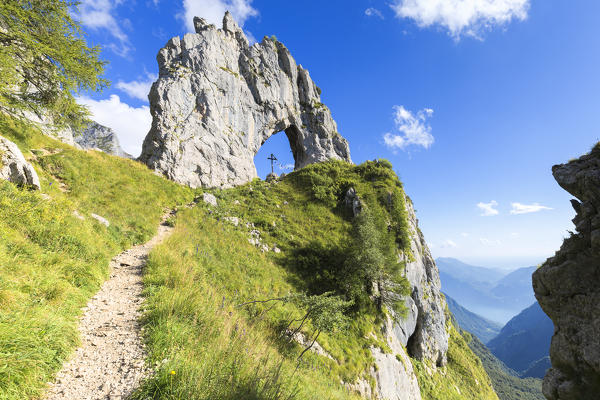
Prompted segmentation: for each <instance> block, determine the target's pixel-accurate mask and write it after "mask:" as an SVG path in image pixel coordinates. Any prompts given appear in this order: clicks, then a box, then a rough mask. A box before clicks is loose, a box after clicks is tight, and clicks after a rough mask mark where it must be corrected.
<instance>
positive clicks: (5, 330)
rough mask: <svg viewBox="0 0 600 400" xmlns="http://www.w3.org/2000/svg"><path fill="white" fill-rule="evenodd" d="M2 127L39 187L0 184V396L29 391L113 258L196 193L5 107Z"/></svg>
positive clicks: (44, 377) (73, 335)
mask: <svg viewBox="0 0 600 400" xmlns="http://www.w3.org/2000/svg"><path fill="white" fill-rule="evenodd" d="M0 135H2V136H4V137H6V138H7V139H9V140H13V141H14V142H16V143H17V145H18V146H19V147H20V148H21V150H22V151H23V153H24V155H25V157H26V158H29V159H30V161H31V162H32V163H33V165H34V166H35V168H36V170H37V172H38V175H39V176H40V181H41V185H42V191H41V193H40V192H31V191H28V190H26V189H21V188H17V187H15V186H14V185H13V184H11V183H8V182H4V181H2V182H0V237H1V238H2V240H0V399H24V398H34V397H37V396H39V395H40V393H41V390H42V389H43V387H44V385H45V382H48V381H51V380H52V377H53V374H54V373H55V372H56V371H57V370H58V369H59V368H60V367H61V365H62V362H63V361H64V360H65V359H66V358H67V357H68V356H69V355H70V354H71V353H72V351H73V349H74V348H75V347H76V346H77V344H78V332H77V316H78V315H80V314H81V311H80V310H81V307H83V306H84V305H85V304H86V302H87V300H88V299H89V298H90V297H91V296H92V295H93V294H94V293H95V292H96V291H97V290H98V288H99V287H100V284H101V283H102V282H103V281H104V280H105V279H106V278H107V276H108V262H109V260H110V259H111V258H112V257H113V256H114V255H116V254H117V253H119V252H120V251H121V250H123V249H125V248H127V247H129V246H130V245H132V244H134V243H140V242H143V241H145V240H146V239H148V238H150V237H151V236H152V234H153V233H154V232H155V231H156V227H157V225H158V223H159V221H160V217H161V215H162V214H163V213H164V209H165V208H170V207H173V206H175V205H176V204H182V203H185V202H189V201H191V199H192V198H193V193H192V191H191V190H189V189H187V188H184V187H181V186H179V185H176V184H174V183H172V182H169V181H167V180H165V179H163V178H160V177H158V176H156V175H154V174H153V173H152V172H151V171H149V170H148V169H147V168H146V167H145V166H143V165H141V164H139V163H137V162H134V161H131V160H125V159H120V158H117V157H113V156H109V155H106V154H103V153H97V152H85V151H81V150H75V149H73V148H72V147H70V146H67V145H65V144H63V143H60V142H57V141H55V140H52V139H50V138H48V137H46V136H44V135H42V134H41V133H39V131H38V130H37V129H35V128H33V127H31V126H29V125H27V124H24V123H22V122H20V121H18V120H14V119H12V118H9V117H6V116H1V115H0ZM75 210H77V211H78V212H79V213H80V214H81V215H84V216H85V220H80V219H78V218H76V217H75V216H74V215H73V211H75ZM90 213H96V214H98V215H101V216H103V217H105V218H107V219H108V220H109V221H110V226H109V227H108V228H107V227H105V226H104V225H101V224H100V223H98V222H97V221H95V220H94V219H93V218H91V217H90V216H89V214H90Z"/></svg>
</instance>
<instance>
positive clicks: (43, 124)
mask: <svg viewBox="0 0 600 400" xmlns="http://www.w3.org/2000/svg"><path fill="white" fill-rule="evenodd" d="M16 115H17V116H18V117H22V118H25V119H28V120H29V121H31V122H33V123H34V124H35V125H36V126H37V127H38V128H40V131H41V132H42V133H43V134H44V135H46V136H50V137H51V138H54V139H56V140H60V141H61V142H63V143H66V144H69V145H71V146H75V147H78V146H77V144H76V143H75V139H74V136H75V133H74V132H73V129H72V128H71V127H69V126H65V127H60V128H58V127H56V125H55V124H54V120H53V119H52V118H51V117H49V116H48V115H44V114H42V115H38V114H36V113H34V112H29V111H20V112H19V113H17V114H16Z"/></svg>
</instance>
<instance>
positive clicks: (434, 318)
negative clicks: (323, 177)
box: [344, 188, 450, 400]
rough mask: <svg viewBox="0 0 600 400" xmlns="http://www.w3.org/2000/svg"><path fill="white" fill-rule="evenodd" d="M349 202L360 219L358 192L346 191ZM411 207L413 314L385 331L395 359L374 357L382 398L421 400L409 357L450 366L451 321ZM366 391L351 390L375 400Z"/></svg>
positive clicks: (388, 324)
mask: <svg viewBox="0 0 600 400" xmlns="http://www.w3.org/2000/svg"><path fill="white" fill-rule="evenodd" d="M344 203H345V206H346V207H347V208H348V209H349V210H351V211H352V214H353V215H354V216H356V215H357V214H359V213H360V212H361V210H362V207H363V205H362V202H361V200H360V198H359V196H358V195H357V193H356V191H355V190H354V188H350V189H349V190H348V191H347V192H346V194H345V198H344ZM405 204H406V208H407V210H406V211H407V217H408V223H409V229H410V238H411V252H412V257H408V256H405V257H406V258H407V259H406V277H407V279H408V281H409V283H410V285H411V288H412V293H411V294H410V296H409V297H406V298H404V303H405V305H406V308H407V310H408V312H407V315H406V316H405V317H404V318H400V319H399V321H393V320H392V319H391V318H388V319H387V320H386V321H385V322H384V324H383V326H382V332H383V333H384V334H385V339H386V341H387V344H388V345H389V347H390V348H391V349H392V354H386V353H384V352H383V351H381V349H379V348H377V347H372V348H371V354H372V355H373V358H374V359H375V364H376V366H377V368H375V369H374V370H372V371H371V372H370V373H371V375H372V376H373V377H374V378H375V383H376V388H374V389H375V393H374V395H375V397H376V398H381V399H398V400H404V399H408V400H420V399H421V394H420V390H419V385H418V382H417V377H416V375H415V373H414V370H413V368H412V364H411V361H410V358H409V357H414V358H416V359H418V360H421V361H429V362H430V365H431V366H432V367H441V366H444V365H446V363H447V357H446V353H447V351H448V339H449V334H448V331H447V330H446V324H447V323H449V322H450V321H446V313H445V310H446V301H445V300H444V297H443V296H442V294H441V283H440V277H439V271H438V269H437V267H436V265H435V262H434V260H433V258H432V257H431V253H430V252H429V249H428V247H427V243H426V242H425V239H424V237H423V234H422V233H421V231H420V230H419V225H418V220H417V217H416V214H415V210H414V207H413V204H412V202H411V200H410V199H409V198H408V197H405ZM392 313H393V311H392ZM405 348H406V350H405ZM363 386H364V385H361V382H358V383H355V384H354V385H353V386H351V388H352V389H353V390H355V391H357V392H359V393H360V394H361V395H362V396H363V397H367V398H372V397H373V395H372V394H371V393H370V392H369V391H365V390H362V389H361V388H362V387H363Z"/></svg>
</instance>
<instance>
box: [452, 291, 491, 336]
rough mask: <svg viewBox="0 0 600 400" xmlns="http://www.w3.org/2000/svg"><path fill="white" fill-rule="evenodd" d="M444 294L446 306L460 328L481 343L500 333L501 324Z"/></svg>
mask: <svg viewBox="0 0 600 400" xmlns="http://www.w3.org/2000/svg"><path fill="white" fill-rule="evenodd" d="M444 294H445V293H444ZM445 296H446V303H447V304H448V308H449V309H450V312H451V313H452V314H453V315H454V317H455V318H456V322H457V323H458V326H460V328H461V329H464V330H465V331H468V332H469V333H472V334H474V335H475V336H477V337H478V338H479V340H481V341H482V342H483V343H487V342H489V341H490V340H492V339H493V338H495V337H496V336H497V335H498V334H499V333H500V329H502V325H501V324H499V323H497V322H494V321H490V320H489V319H486V318H484V317H482V316H480V315H477V314H475V313H473V312H471V311H469V310H467V309H466V308H464V307H463V306H461V305H460V304H458V303H457V302H456V300H454V299H453V298H452V297H450V296H448V295H447V294H445Z"/></svg>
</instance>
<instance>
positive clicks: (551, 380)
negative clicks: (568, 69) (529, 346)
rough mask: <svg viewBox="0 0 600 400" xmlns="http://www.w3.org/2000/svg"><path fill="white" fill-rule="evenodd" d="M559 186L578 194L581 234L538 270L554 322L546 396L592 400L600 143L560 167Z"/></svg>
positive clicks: (597, 345) (596, 384)
mask: <svg viewBox="0 0 600 400" xmlns="http://www.w3.org/2000/svg"><path fill="white" fill-rule="evenodd" d="M552 173H553V175H554V178H555V179H556V181H557V182H558V184H559V185H560V186H561V187H562V188H563V189H565V190H566V191H568V192H569V193H571V194H572V195H573V196H575V197H577V198H578V199H579V200H571V203H572V204H573V208H574V209H575V211H576V212H577V215H576V216H575V218H574V219H573V223H574V224H575V227H576V232H575V233H574V234H573V235H571V237H569V238H567V239H565V240H564V242H563V244H562V246H561V248H560V250H559V251H558V252H556V254H555V256H554V257H551V258H549V259H548V260H547V261H546V262H545V263H544V264H543V265H542V266H541V267H540V268H539V269H538V270H537V271H536V272H535V273H534V274H533V289H534V291H535V296H536V298H537V299H538V302H539V303H540V305H541V306H542V309H543V310H544V312H545V313H546V314H548V316H549V317H550V318H551V319H552V321H553V322H554V336H553V337H552V344H551V345H550V359H551V361H552V368H550V370H548V372H547V373H546V377H545V378H544V384H543V392H544V395H545V396H546V397H547V398H548V399H550V400H592V399H598V396H599V394H600V146H598V145H596V147H595V148H594V150H592V152H591V153H590V154H587V155H584V156H582V157H581V158H579V159H577V160H574V161H571V162H569V163H567V164H562V165H555V166H554V167H553V168H552Z"/></svg>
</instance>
